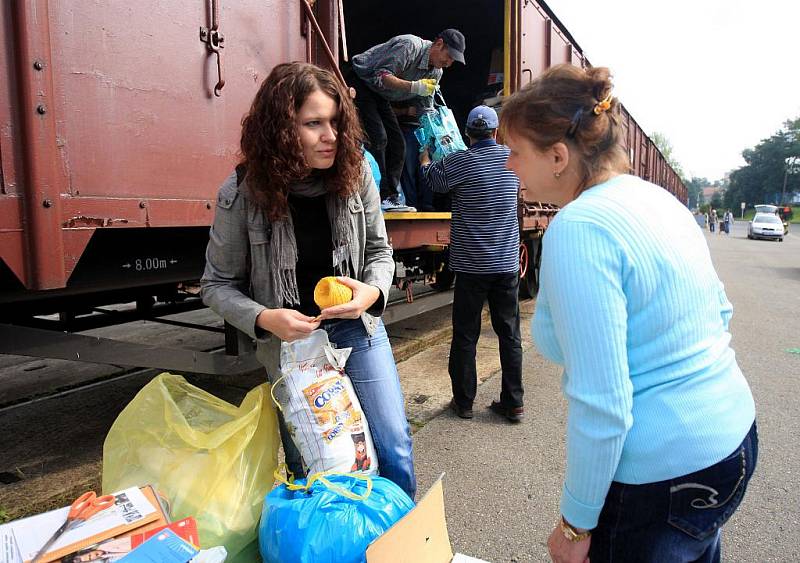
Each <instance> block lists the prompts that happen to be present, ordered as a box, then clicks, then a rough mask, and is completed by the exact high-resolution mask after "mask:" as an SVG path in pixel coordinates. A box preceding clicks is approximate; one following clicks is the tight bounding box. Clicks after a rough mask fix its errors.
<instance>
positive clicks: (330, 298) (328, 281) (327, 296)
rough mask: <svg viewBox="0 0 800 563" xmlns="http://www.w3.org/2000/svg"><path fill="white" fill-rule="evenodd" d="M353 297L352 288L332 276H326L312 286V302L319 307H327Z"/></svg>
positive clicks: (350, 299)
mask: <svg viewBox="0 0 800 563" xmlns="http://www.w3.org/2000/svg"><path fill="white" fill-rule="evenodd" d="M352 299H353V290H352V289H350V288H349V287H347V286H346V285H344V284H343V283H342V282H340V281H339V280H337V279H336V278H335V277H334V276H327V277H324V278H322V279H321V280H319V281H318V282H317V285H316V287H315V288H314V303H316V304H317V305H318V306H319V308H320V309H327V308H328V307H333V306H334V305H341V304H342V303H347V302H348V301H352Z"/></svg>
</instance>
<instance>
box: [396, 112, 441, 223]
mask: <svg viewBox="0 0 800 563" xmlns="http://www.w3.org/2000/svg"><path fill="white" fill-rule="evenodd" d="M400 128H401V129H402V130H403V137H404V138H405V140H406V159H405V164H404V165H403V174H402V175H401V176H400V184H401V185H402V186H403V195H405V196H406V205H410V206H412V207H416V208H417V211H433V210H434V208H433V191H432V190H431V187H430V186H429V185H428V182H427V181H426V180H425V178H424V176H422V173H421V172H420V170H419V141H417V138H416V137H415V136H414V129H415V127H409V126H405V125H400Z"/></svg>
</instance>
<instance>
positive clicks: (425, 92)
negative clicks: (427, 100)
mask: <svg viewBox="0 0 800 563" xmlns="http://www.w3.org/2000/svg"><path fill="white" fill-rule="evenodd" d="M437 85H438V83H437V82H436V79H435V78H423V79H422V80H415V81H413V82H412V83H411V92H412V93H414V94H416V95H417V96H433V93H434V92H435V91H436V86H437Z"/></svg>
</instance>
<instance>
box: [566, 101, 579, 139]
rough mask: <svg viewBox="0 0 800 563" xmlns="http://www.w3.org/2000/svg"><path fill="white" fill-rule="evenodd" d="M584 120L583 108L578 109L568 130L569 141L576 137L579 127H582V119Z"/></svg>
mask: <svg viewBox="0 0 800 563" xmlns="http://www.w3.org/2000/svg"><path fill="white" fill-rule="evenodd" d="M582 118H583V108H578V110H577V111H576V112H575V114H574V115H573V116H572V119H571V120H570V122H569V129H567V135H566V137H567V139H571V138H572V137H574V136H575V133H577V131H578V127H580V124H581V119H582Z"/></svg>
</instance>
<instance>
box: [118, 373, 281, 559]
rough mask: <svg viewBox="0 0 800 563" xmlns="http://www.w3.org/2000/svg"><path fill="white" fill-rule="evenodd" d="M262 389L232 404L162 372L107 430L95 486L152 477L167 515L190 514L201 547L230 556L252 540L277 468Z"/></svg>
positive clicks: (275, 439)
mask: <svg viewBox="0 0 800 563" xmlns="http://www.w3.org/2000/svg"><path fill="white" fill-rule="evenodd" d="M269 396H270V394H269V386H268V384H266V383H265V384H263V385H259V386H258V387H256V388H255V389H253V390H251V391H250V392H249V393H248V394H247V396H246V397H245V398H244V400H243V401H242V404H241V406H239V407H235V406H233V405H231V404H230V403H227V402H225V401H223V400H222V399H219V398H217V397H215V396H214V395H211V394H210V393H207V392H205V391H203V390H202V389H199V388H198V387H195V386H194V385H191V384H189V383H188V382H187V381H186V380H185V379H184V378H183V377H181V376H178V375H172V374H170V373H162V374H161V375H159V376H158V377H156V378H155V379H153V380H152V381H151V382H150V383H148V384H147V385H146V386H145V387H144V388H143V389H142V390H141V391H139V393H138V394H137V395H136V397H134V399H133V400H132V401H131V402H130V404H129V405H128V406H127V407H125V410H123V411H122V413H120V415H119V417H117V420H116V421H114V425H113V426H112V427H111V430H109V432H108V436H106V441H105V443H104V444H103V491H106V492H108V491H118V490H121V489H125V488H127V487H132V486H141V485H145V484H147V483H152V484H153V485H155V487H156V489H157V490H158V491H159V492H160V493H162V494H163V495H164V496H166V498H167V499H168V500H169V502H170V507H171V517H172V518H173V519H176V520H177V519H179V518H185V517H187V516H193V517H194V518H195V519H196V520H197V528H198V535H199V536H200V542H201V544H202V545H201V547H212V546H215V545H224V546H225V548H226V549H227V551H228V557H229V558H228V560H229V561H231V560H234V561H235V560H236V559H237V557H236V555H237V554H239V553H240V552H241V551H242V550H243V549H244V548H245V547H246V546H247V545H248V544H249V543H251V542H253V541H254V540H255V539H256V535H257V529H256V527H257V525H258V520H259V518H260V516H261V507H262V503H263V499H264V495H265V494H266V493H267V492H269V491H270V490H271V489H272V485H273V477H272V474H273V472H274V471H275V469H276V467H277V461H278V444H279V436H278V420H277V417H276V415H275V410H274V407H273V405H272V402H271V401H270V400H269ZM242 555H244V554H242Z"/></svg>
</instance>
